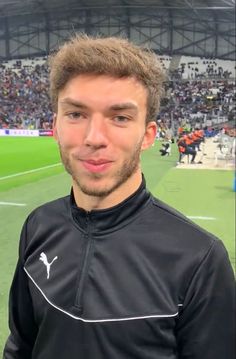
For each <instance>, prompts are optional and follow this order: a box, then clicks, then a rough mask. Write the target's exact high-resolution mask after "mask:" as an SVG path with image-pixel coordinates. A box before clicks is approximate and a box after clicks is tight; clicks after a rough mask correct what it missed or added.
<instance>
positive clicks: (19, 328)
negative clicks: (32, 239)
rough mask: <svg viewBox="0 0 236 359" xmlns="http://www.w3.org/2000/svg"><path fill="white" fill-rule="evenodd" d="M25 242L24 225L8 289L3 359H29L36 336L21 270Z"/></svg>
mask: <svg viewBox="0 0 236 359" xmlns="http://www.w3.org/2000/svg"><path fill="white" fill-rule="evenodd" d="M25 241H26V225H24V227H23V229H22V234H21V240H20V254H19V259H18V263H17V267H16V270H15V274H14V278H13V282H12V285H11V289H10V297H9V327H10V335H9V337H8V340H7V342H6V345H5V348H4V352H3V359H30V358H31V354H32V348H33V345H34V341H35V338H36V335H37V326H36V323H35V321H34V313H33V306H32V301H31V296H30V292H29V288H28V280H27V275H26V273H25V271H24V268H23V265H24V260H23V256H24V253H23V252H24V247H25Z"/></svg>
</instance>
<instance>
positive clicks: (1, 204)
mask: <svg viewBox="0 0 236 359" xmlns="http://www.w3.org/2000/svg"><path fill="white" fill-rule="evenodd" d="M0 206H18V207H24V206H26V203H14V202H0Z"/></svg>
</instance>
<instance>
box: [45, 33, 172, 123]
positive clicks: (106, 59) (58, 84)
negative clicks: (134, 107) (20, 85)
mask: <svg viewBox="0 0 236 359" xmlns="http://www.w3.org/2000/svg"><path fill="white" fill-rule="evenodd" d="M49 66H50V95H51V101H52V106H53V110H54V111H55V112H56V111H57V101H58V93H59V91H60V90H61V89H63V88H64V86H65V85H66V83H67V82H68V81H69V80H70V79H71V78H73V77H75V76H78V75H80V74H98V75H99V74H100V75H110V76H114V77H118V78H122V77H134V78H136V79H137V80H138V81H140V82H141V83H142V84H143V86H144V87H145V88H146V89H147V92H148V99H147V118H146V122H149V121H152V120H155V119H156V115H157V113H158V111H159V107H160V99H161V96H162V92H163V81H164V78H165V76H164V73H163V71H162V67H161V64H160V61H159V60H158V58H157V56H156V54H155V53H154V52H152V51H151V50H149V49H146V48H142V47H140V46H137V45H135V44H133V43H132V42H130V41H128V40H126V39H123V38H117V37H107V38H99V37H91V36H87V35H84V34H77V35H75V36H74V37H72V38H71V39H70V40H69V41H68V42H66V43H64V45H62V46H61V47H60V48H59V50H58V51H57V52H56V53H55V54H53V55H51V56H50V59H49Z"/></svg>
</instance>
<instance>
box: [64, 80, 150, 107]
mask: <svg viewBox="0 0 236 359" xmlns="http://www.w3.org/2000/svg"><path fill="white" fill-rule="evenodd" d="M66 97H70V98H72V99H75V100H80V101H95V102H96V101H97V102H98V101H99V102H110V103H112V102H122V101H126V102H127V101H131V102H132V101H134V102H136V103H137V104H138V105H141V106H142V105H143V106H146V100H147V90H146V88H145V87H144V85H143V84H142V83H141V82H140V81H138V80H137V79H136V78H134V77H122V78H117V77H113V76H108V75H94V74H83V75H77V76H74V77H73V78H71V79H70V80H69V81H68V82H67V83H66V85H65V86H64V87H63V89H61V90H60V91H59V94H58V99H59V102H60V100H63V98H66Z"/></svg>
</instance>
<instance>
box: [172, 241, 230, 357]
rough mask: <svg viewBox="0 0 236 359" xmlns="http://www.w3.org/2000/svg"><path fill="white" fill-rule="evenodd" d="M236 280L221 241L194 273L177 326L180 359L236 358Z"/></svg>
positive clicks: (212, 248) (213, 247)
mask: <svg viewBox="0 0 236 359" xmlns="http://www.w3.org/2000/svg"><path fill="white" fill-rule="evenodd" d="M234 315H235V279H234V273H233V270H232V267H231V264H230V261H229V259H228V254H227V252H226V250H225V248H224V246H223V244H222V242H221V241H218V240H217V241H214V244H213V245H212V247H211V249H210V250H209V252H208V253H207V255H206V256H205V258H204V259H203V260H202V262H201V265H200V266H199V268H198V269H197V271H196V272H195V273H194V275H193V278H192V280H191V283H190V285H189V286H188V290H187V293H186V296H185V299H184V303H183V307H182V312H181V313H180V316H179V319H178V323H177V332H176V335H177V340H178V348H179V358H180V359H190V358H191V359H213V358H214V359H222V358H224V359H235V317H234Z"/></svg>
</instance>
